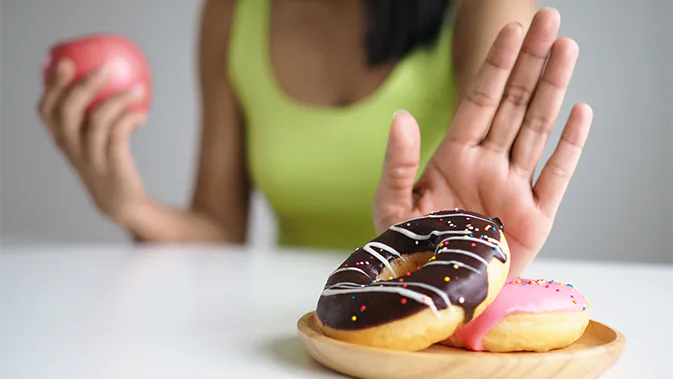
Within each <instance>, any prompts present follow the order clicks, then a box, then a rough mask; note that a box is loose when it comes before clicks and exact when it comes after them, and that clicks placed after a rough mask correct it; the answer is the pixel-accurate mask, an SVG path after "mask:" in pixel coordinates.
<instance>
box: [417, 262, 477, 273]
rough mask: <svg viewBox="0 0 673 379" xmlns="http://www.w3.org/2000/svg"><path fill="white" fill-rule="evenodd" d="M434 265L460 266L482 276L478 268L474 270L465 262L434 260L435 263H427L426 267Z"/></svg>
mask: <svg viewBox="0 0 673 379" xmlns="http://www.w3.org/2000/svg"><path fill="white" fill-rule="evenodd" d="M432 265H456V266H459V267H464V268H466V269H468V270H472V271H474V272H475V273H477V274H479V275H481V272H479V270H477V269H476V268H474V267H472V266H470V265H468V264H466V263H463V262H458V261H438V260H434V261H432V262H428V263H426V264H425V265H424V266H432Z"/></svg>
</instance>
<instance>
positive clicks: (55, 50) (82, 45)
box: [43, 34, 152, 112]
mask: <svg viewBox="0 0 673 379" xmlns="http://www.w3.org/2000/svg"><path fill="white" fill-rule="evenodd" d="M63 58H68V59H69V60H70V61H72V62H73V63H74V65H75V76H74V78H73V82H74V81H77V80H79V79H81V78H82V77H84V76H85V75H87V74H89V73H91V72H92V71H94V70H96V69H98V68H100V67H102V65H103V64H108V65H109V69H110V71H109V72H108V76H107V80H106V83H105V84H104V85H103V87H102V88H101V90H100V91H99V92H98V93H97V95H96V97H95V99H94V100H93V101H92V102H91V103H90V104H89V106H88V108H87V112H89V111H90V110H91V109H92V108H94V107H95V106H96V105H98V104H99V103H100V102H101V101H103V100H105V99H106V98H107V97H108V96H110V95H113V94H116V93H118V92H120V91H126V90H130V89H132V88H133V87H134V86H135V85H136V84H142V85H143V86H144V89H145V92H144V93H145V94H144V98H143V99H142V100H140V101H139V102H137V103H136V104H135V105H133V106H132V107H131V108H130V109H132V110H139V111H147V110H148V108H149V106H150V101H151V98H152V78H151V73H150V68H149V64H148V63H147V59H146V58H145V55H144V54H143V52H142V50H141V49H140V48H139V47H138V46H137V45H136V44H135V43H133V41H131V40H129V39H128V38H125V37H123V36H119V35H114V34H90V35H86V36H83V37H78V38H74V39H70V40H66V41H62V42H59V43H58V44H56V45H54V46H52V48H51V49H50V50H49V55H48V57H47V61H46V63H45V65H44V69H43V80H44V82H45V83H46V82H47V81H48V80H49V77H50V76H51V75H52V73H53V72H54V70H55V69H56V65H57V64H58V62H59V61H60V60H61V59H63Z"/></svg>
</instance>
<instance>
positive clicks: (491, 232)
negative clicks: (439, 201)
mask: <svg viewBox="0 0 673 379" xmlns="http://www.w3.org/2000/svg"><path fill="white" fill-rule="evenodd" d="M503 228H504V227H503V225H502V223H501V222H500V220H499V219H497V218H494V219H491V218H487V217H486V216H483V215H480V214H478V213H474V212H469V211H466V210H462V209H456V210H452V211H440V212H434V213H431V214H429V215H426V216H424V217H419V218H416V219H412V220H408V221H405V222H402V223H399V224H397V225H394V226H392V227H391V228H390V229H388V230H387V231H385V232H384V233H382V234H381V235H379V236H378V237H377V238H375V239H374V240H372V241H370V242H369V243H368V244H366V245H365V246H363V247H361V248H358V249H357V250H355V252H353V253H352V254H351V255H350V256H349V257H348V258H347V259H346V260H345V261H344V262H343V263H342V265H341V266H339V268H338V269H337V270H335V271H334V272H333V273H332V275H330V277H329V278H328V280H327V283H326V284H325V288H324V290H323V293H322V294H321V296H320V299H319V300H318V306H317V310H316V313H317V315H318V318H319V319H320V321H321V322H322V323H323V324H324V325H326V326H329V327H332V328H335V329H341V330H357V329H364V328H368V327H372V326H377V325H381V324H385V323H388V322H392V321H395V320H399V319H402V318H406V317H409V316H411V315H413V314H415V313H418V312H421V311H423V310H425V309H427V308H430V309H431V310H433V312H438V311H440V310H442V309H446V308H447V306H448V305H447V301H448V302H449V303H451V304H454V305H457V306H460V307H462V308H463V309H464V311H465V320H464V321H465V322H468V321H470V320H471V319H472V318H473V315H474V310H475V308H476V307H477V306H478V305H479V304H481V303H482V302H483V301H484V299H486V296H487V295H488V273H487V269H488V265H487V264H486V263H490V262H491V260H492V259H493V258H496V259H498V260H499V261H501V262H503V263H505V262H506V261H507V256H506V255H505V253H504V251H503V250H502V249H501V248H500V230H501V229H503ZM427 252H434V256H433V257H432V258H430V261H429V262H428V263H426V264H425V265H423V266H422V267H421V269H420V270H417V271H414V272H409V273H398V274H401V275H400V276H399V277H397V278H394V279H392V280H380V281H375V279H376V277H377V275H379V274H380V273H381V271H382V270H383V269H384V268H385V267H389V262H391V261H393V260H395V259H402V258H404V257H408V256H409V255H411V254H417V253H427ZM400 256H401V257H402V258H400ZM389 268H390V267H389ZM447 278H448V280H447Z"/></svg>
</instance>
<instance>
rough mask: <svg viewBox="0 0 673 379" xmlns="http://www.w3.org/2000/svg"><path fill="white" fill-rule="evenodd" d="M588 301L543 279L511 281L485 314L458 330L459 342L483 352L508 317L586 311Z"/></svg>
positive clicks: (456, 337)
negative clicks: (486, 340)
mask: <svg viewBox="0 0 673 379" xmlns="http://www.w3.org/2000/svg"><path fill="white" fill-rule="evenodd" d="M587 308H588V305H587V301H586V299H585V298H584V296H582V294H580V293H579V292H577V291H576V290H575V288H573V286H572V285H570V284H564V283H563V282H560V283H558V282H554V281H546V280H543V279H535V280H533V279H524V278H516V279H508V280H507V282H506V283H505V285H504V287H503V288H502V290H501V291H500V293H499V294H498V296H497V297H496V299H495V300H494V301H493V303H491V305H489V306H488V307H487V308H486V310H484V312H483V313H482V314H481V315H479V317H477V318H475V319H474V320H472V321H471V322H469V323H467V324H465V326H463V327H462V328H460V329H458V330H457V331H456V332H455V333H454V334H453V336H451V339H457V340H459V341H461V342H462V343H463V345H464V346H465V347H466V348H468V349H471V350H474V351H483V350H484V346H483V345H482V340H483V338H484V336H485V335H486V334H487V333H488V332H489V331H490V330H491V329H492V328H493V327H494V326H495V325H496V324H497V323H498V322H499V321H500V320H501V319H502V318H504V317H505V316H507V315H510V314H512V313H521V312H551V311H567V312H572V311H585V310H586V309H587Z"/></svg>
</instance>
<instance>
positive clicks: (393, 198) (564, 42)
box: [373, 9, 593, 275]
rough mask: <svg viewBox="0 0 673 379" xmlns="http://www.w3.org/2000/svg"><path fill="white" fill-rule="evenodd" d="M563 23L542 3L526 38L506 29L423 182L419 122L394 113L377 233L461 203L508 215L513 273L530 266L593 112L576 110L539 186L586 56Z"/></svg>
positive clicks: (376, 205)
mask: <svg viewBox="0 0 673 379" xmlns="http://www.w3.org/2000/svg"><path fill="white" fill-rule="evenodd" d="M559 24H560V16H559V14H558V12H557V11H555V10H553V9H543V10H540V11H539V12H538V13H537V14H536V16H535V18H534V19H533V22H532V24H531V26H530V29H529V31H528V33H527V34H526V35H525V36H524V31H523V28H522V26H521V25H519V24H509V25H507V26H505V27H504V28H503V29H502V30H501V32H500V33H499V34H498V36H497V37H496V40H495V41H494V43H493V46H492V47H491V50H490V51H489V53H488V56H487V58H486V61H485V62H484V64H483V65H482V67H481V68H480V71H479V72H478V74H477V76H476V78H475V79H474V81H473V83H472V86H471V88H470V89H469V91H468V93H467V95H466V97H465V98H464V99H463V100H462V102H461V103H460V105H459V107H458V108H457V110H456V114H455V117H454V119H453V122H452V124H451V127H450V129H449V131H448V132H447V134H446V136H445V137H444V139H443V140H442V142H441V144H440V146H439V147H438V149H437V151H436V152H435V154H434V155H433V156H432V158H431V159H430V161H429V162H428V164H427V167H426V168H425V171H424V172H423V174H422V175H421V177H420V179H419V180H418V181H416V180H415V178H416V174H417V172H418V168H419V160H420V143H421V141H420V133H419V129H418V125H417V124H416V121H415V120H414V119H413V117H412V116H411V115H410V114H408V113H406V112H397V113H396V114H395V116H394V120H393V123H392V127H391V131H390V136H389V141H388V147H387V152H386V157H385V163H384V167H383V173H382V177H381V181H380V183H379V186H378V189H377V191H376V195H375V197H374V202H373V214H374V223H375V226H376V230H377V232H379V233H380V232H382V231H383V230H385V229H386V228H388V227H389V226H390V225H392V224H395V223H398V222H402V221H404V220H405V219H408V218H411V217H416V216H420V215H423V214H426V213H429V212H433V211H437V210H442V209H453V208H455V207H458V208H464V209H468V210H472V211H476V212H480V213H483V214H486V215H488V216H492V217H499V218H500V219H501V220H502V222H503V224H504V225H505V230H504V231H505V235H506V237H507V242H508V244H509V247H510V251H511V253H512V266H511V271H510V275H520V274H521V273H522V272H523V270H524V269H525V268H526V267H527V266H528V264H529V263H530V262H531V261H532V259H533V258H534V257H535V255H536V254H537V253H538V252H539V250H540V249H541V248H542V246H543V244H544V243H545V241H546V239H547V237H548V236H549V233H550V231H551V228H552V224H553V222H554V218H555V216H556V211H557V209H558V207H559V204H560V203H561V199H562V198H563V195H564V194H565V191H566V188H567V187H568V183H569V181H570V178H571V177H572V175H573V172H574V170H575V168H576V166H577V163H578V161H579V159H580V154H581V152H582V148H583V146H584V143H585V141H586V138H587V135H588V133H589V128H590V126H591V122H592V117H593V116H592V111H591V108H590V107H589V106H588V105H586V104H578V105H576V106H575V107H574V108H573V109H572V111H571V113H570V116H569V118H568V121H567V123H566V125H565V128H564V130H563V133H562V136H561V140H560V141H559V143H558V145H557V146H556V149H555V151H554V153H553V155H552V156H551V158H550V159H549V160H548V161H547V162H546V164H545V166H544V168H543V169H542V172H541V173H540V176H539V178H538V180H537V181H536V182H535V183H533V175H534V172H535V168H536V166H537V164H538V162H539V161H540V158H541V156H542V153H543V150H544V147H545V144H546V143H547V139H548V137H549V134H550V132H551V130H552V127H553V125H554V123H555V121H556V118H557V116H558V113H559V110H560V107H561V103H562V101H563V98H564V96H565V93H566V89H567V87H568V83H569V82H570V78H571V76H572V72H573V69H574V66H575V62H576V60H577V55H578V47H577V44H576V43H575V42H574V41H573V40H571V39H567V38H560V39H556V36H557V33H558V28H559ZM547 59H548V60H547ZM545 63H546V64H545Z"/></svg>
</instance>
